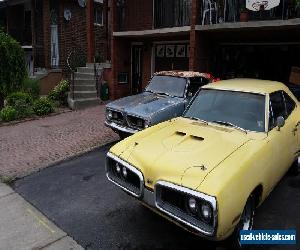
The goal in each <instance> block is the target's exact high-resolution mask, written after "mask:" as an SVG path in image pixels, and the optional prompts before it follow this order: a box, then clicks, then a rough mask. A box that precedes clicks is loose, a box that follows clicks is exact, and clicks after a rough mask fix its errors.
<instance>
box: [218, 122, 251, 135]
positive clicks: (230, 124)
mask: <svg viewBox="0 0 300 250" xmlns="http://www.w3.org/2000/svg"><path fill="white" fill-rule="evenodd" d="M212 123H218V124H221V125H225V126H229V127H233V128H236V129H238V130H240V131H242V132H244V133H246V134H247V130H246V129H243V128H241V127H239V126H237V125H235V124H233V123H231V122H225V121H212Z"/></svg>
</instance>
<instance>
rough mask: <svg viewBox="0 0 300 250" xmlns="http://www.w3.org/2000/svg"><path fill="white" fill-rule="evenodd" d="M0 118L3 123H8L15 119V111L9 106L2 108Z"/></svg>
mask: <svg viewBox="0 0 300 250" xmlns="http://www.w3.org/2000/svg"><path fill="white" fill-rule="evenodd" d="M0 118H1V120H2V121H4V122H10V121H13V120H15V119H17V111H16V110H15V109H14V108H13V107H10V106H7V107H5V108H3V109H2V110H1V111H0Z"/></svg>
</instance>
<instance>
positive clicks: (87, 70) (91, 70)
mask: <svg viewBox="0 0 300 250" xmlns="http://www.w3.org/2000/svg"><path fill="white" fill-rule="evenodd" d="M77 72H78V73H88V74H93V75H94V67H91V68H88V67H80V68H77Z"/></svg>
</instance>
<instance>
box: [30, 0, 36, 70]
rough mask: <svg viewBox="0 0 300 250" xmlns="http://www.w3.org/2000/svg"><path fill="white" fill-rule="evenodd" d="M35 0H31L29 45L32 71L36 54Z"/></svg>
mask: <svg viewBox="0 0 300 250" xmlns="http://www.w3.org/2000/svg"><path fill="white" fill-rule="evenodd" d="M35 1H36V0H31V45H32V57H33V71H34V65H35V55H36V51H35V50H36V30H35V28H36V27H35Z"/></svg>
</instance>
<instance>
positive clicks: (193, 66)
mask: <svg viewBox="0 0 300 250" xmlns="http://www.w3.org/2000/svg"><path fill="white" fill-rule="evenodd" d="M191 12H192V15H191V32H190V59H189V69H190V70H193V71H196V70H198V67H199V65H198V60H197V58H198V48H197V45H198V42H199V41H198V40H199V39H198V36H197V32H196V30H195V26H196V25H197V23H198V20H199V18H200V1H199V0H192V10H191Z"/></svg>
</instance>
